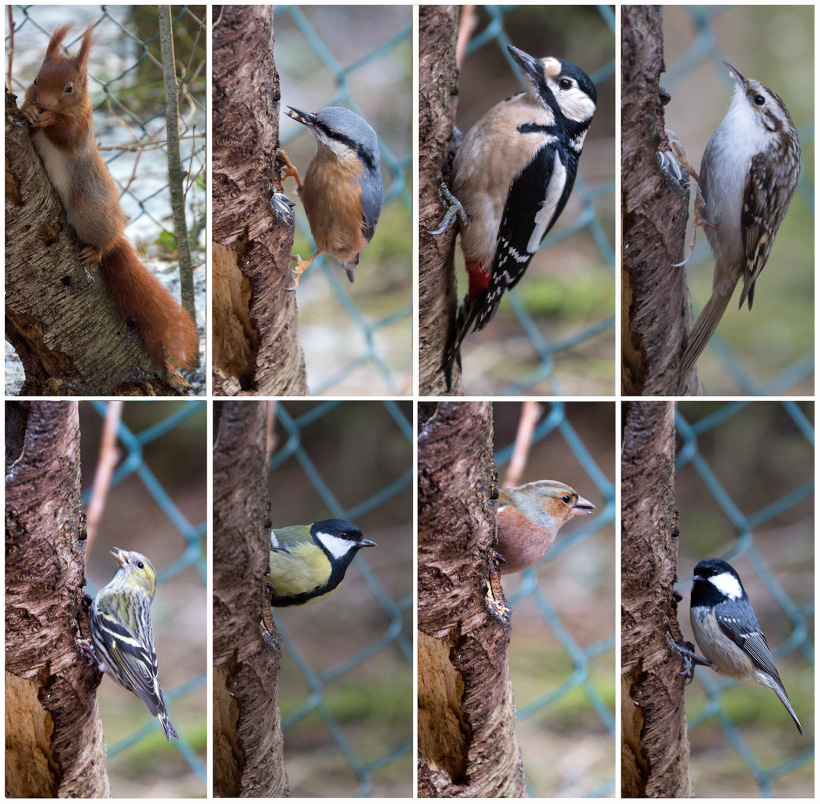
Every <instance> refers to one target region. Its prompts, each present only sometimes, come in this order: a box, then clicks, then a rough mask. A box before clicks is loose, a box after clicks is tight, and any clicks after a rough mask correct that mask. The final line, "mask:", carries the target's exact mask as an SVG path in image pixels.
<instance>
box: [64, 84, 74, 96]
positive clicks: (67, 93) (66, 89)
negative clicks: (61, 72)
mask: <svg viewBox="0 0 820 804" xmlns="http://www.w3.org/2000/svg"><path fill="white" fill-rule="evenodd" d="M65 91H66V95H69V94H71V93H72V92H73V91H74V84H69V85H68V86H67V87H66V88H65Z"/></svg>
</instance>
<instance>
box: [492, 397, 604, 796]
mask: <svg viewBox="0 0 820 804" xmlns="http://www.w3.org/2000/svg"><path fill="white" fill-rule="evenodd" d="M584 408H585V409H586V410H584ZM505 409H506V410H505ZM593 409H595V412H594V413H593ZM519 410H520V404H519V403H513V402H509V403H505V402H496V403H495V404H494V416H493V418H494V420H495V430H496V445H497V449H496V452H495V462H496V466H497V467H498V469H499V475H500V476H501V477H503V474H504V467H505V466H506V465H507V464H508V463H509V461H510V459H511V457H512V455H513V451H514V447H515V444H514V435H515V433H514V427H515V424H513V425H512V426H510V424H509V419H515V422H516V423H517V417H518V411H519ZM505 417H506V418H507V424H506V426H505V424H504V418H505ZM614 420H615V406H614V404H612V403H591V404H587V403H563V402H552V403H550V404H549V405H547V406H546V409H545V413H544V415H543V417H542V418H541V420H540V421H539V423H538V425H537V426H536V428H535V431H534V433H533V437H532V441H531V451H530V457H529V460H528V466H527V475H526V477H525V478H524V480H525V482H529V481H531V480H533V479H552V480H559V481H562V482H570V480H571V481H572V482H570V485H571V486H572V487H573V488H574V489H575V490H576V491H578V493H579V494H580V495H581V496H582V497H585V498H587V499H589V500H591V501H594V503H595V505H596V510H595V512H594V514H593V515H592V516H589V517H580V518H577V519H575V520H574V521H573V522H572V523H570V524H568V525H566V526H565V527H564V528H562V530H561V532H560V533H559V534H558V538H557V539H556V541H555V544H554V545H553V546H552V548H551V549H550V551H549V553H548V554H547V557H546V558H545V559H544V561H543V562H542V564H541V565H539V567H534V568H531V569H528V570H525V571H524V572H523V573H521V574H518V575H511V576H505V578H504V587H505V594H506V597H507V601H508V603H509V604H510V606H511V607H512V610H513V618H512V640H511V643H510V671H511V675H512V684H513V691H514V693H515V702H516V713H517V721H518V727H517V736H518V742H519V745H520V746H521V750H522V755H523V759H524V773H525V778H526V782H527V793H528V796H530V797H536V798H538V797H554V796H570V797H582V796H590V797H600V796H608V795H611V794H612V793H613V791H614V788H615V776H614V772H613V763H612V759H613V755H614V751H615V733H616V720H615V685H614V671H615V604H614V600H615V586H614V575H613V572H612V567H613V565H614V561H615V533H614V528H615V510H616V496H615V495H616V486H615V483H614V482H613V480H614V471H615V469H614V462H615V458H614V440H615V435H614ZM581 428H583V429H581ZM504 434H506V436H505V435H504ZM506 438H509V441H508V442H506V440H503V441H502V444H503V446H500V445H499V440H500V439H506ZM542 462H543V464H544V466H543V468H542V467H541V466H540V464H541V463H542ZM533 472H535V473H536V474H538V475H539V476H538V477H537V478H535V477H532V476H531V475H532V473H533ZM560 475H564V476H560ZM601 498H603V502H601ZM508 579H509V580H508ZM579 612H583V614H582V615H581V616H580V617H579ZM545 628H546V629H547V630H548V635H546V636H545V633H544V629H545ZM539 651H543V652H539ZM576 737H577V741H578V746H579V750H578V751H576V752H570V751H568V750H567V749H568V746H567V743H568V741H569V740H568V738H570V739H572V740H573V741H574V740H576ZM552 755H554V756H561V757H562V759H561V761H560V762H558V763H544V761H543V759H544V757H545V756H552Z"/></svg>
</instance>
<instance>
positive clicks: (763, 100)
mask: <svg viewBox="0 0 820 804" xmlns="http://www.w3.org/2000/svg"><path fill="white" fill-rule="evenodd" d="M754 101H755V103H756V104H757V105H758V106H765V105H766V98H764V97H763V96H762V95H755V97H754Z"/></svg>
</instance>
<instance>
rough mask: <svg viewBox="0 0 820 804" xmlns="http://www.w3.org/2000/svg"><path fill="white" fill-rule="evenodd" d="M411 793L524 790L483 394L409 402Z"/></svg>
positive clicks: (510, 793) (488, 410)
mask: <svg viewBox="0 0 820 804" xmlns="http://www.w3.org/2000/svg"><path fill="white" fill-rule="evenodd" d="M419 428H420V430H419V447H418V450H419V452H418V462H419V465H418V478H419V491H418V495H419V515H418V517H419V548H418V549H419V553H418V563H419V569H418V590H419V591H418V594H419V603H418V628H419V631H418V642H419V651H418V653H419V655H418V674H419V677H418V687H419V691H418V717H419V720H418V724H419V725H418V739H419V756H418V773H419V789H418V793H419V796H420V797H426V798H431V797H436V798H447V797H453V796H458V797H471V798H472V797H488V798H490V797H523V796H524V795H525V787H524V771H523V766H522V764H521V754H520V751H519V748H518V742H517V740H516V737H515V709H514V706H513V694H512V684H511V682H510V673H509V666H508V663H507V649H508V647H509V641H510V611H509V609H508V608H507V607H506V601H505V599H504V594H503V592H502V590H501V586H500V584H499V575H498V565H497V559H496V557H495V553H494V552H493V549H492V546H493V543H494V541H495V516H496V509H495V505H494V504H493V503H492V500H493V499H494V498H495V497H496V496H497V494H498V487H497V478H496V472H495V465H494V463H493V452H492V444H493V427H492V405H491V403H489V402H461V403H457V402H442V403H439V404H437V405H436V404H433V403H425V404H422V405H421V406H420V410H419Z"/></svg>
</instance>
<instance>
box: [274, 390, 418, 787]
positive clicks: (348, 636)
mask: <svg viewBox="0 0 820 804" xmlns="http://www.w3.org/2000/svg"><path fill="white" fill-rule="evenodd" d="M412 421H413V412H412V405H411V403H398V404H397V403H384V402H375V401H374V402H281V403H277V404H276V451H275V452H274V454H273V458H272V469H271V472H270V476H269V477H270V481H269V483H270V498H271V505H272V512H271V519H272V522H273V526H274V527H282V526H286V525H305V524H310V523H312V522H316V521H318V520H321V519H328V518H331V517H338V518H341V519H348V520H350V521H352V522H354V523H355V524H356V525H358V526H359V527H360V528H361V530H362V532H363V533H364V535H365V536H366V537H367V538H368V539H372V540H373V541H374V542H376V547H374V548H372V549H367V550H363V551H362V552H360V553H359V554H358V556H357V557H356V559H355V560H354V562H353V564H352V565H351V567H350V569H348V571H347V574H346V575H345V579H344V581H343V582H342V583H341V585H340V586H339V588H338V589H337V590H336V591H335V592H334V593H333V595H332V597H331V598H329V599H328V600H323V601H320V602H318V603H315V604H314V605H311V606H305V607H301V608H292V609H274V610H273V613H274V618H275V620H276V624H277V627H278V628H279V629H280V631H281V632H282V633H283V636H284V637H285V640H286V641H285V647H284V650H283V652H282V665H281V670H280V674H279V701H280V705H281V710H282V719H283V723H284V726H285V732H284V735H285V770H286V772H287V774H288V781H289V784H290V794H291V796H292V797H308V796H331V797H335V798H345V797H350V796H353V795H354V794H357V793H358V794H359V795H370V796H376V797H397V796H403V797H411V796H412V793H413V772H414V770H413V769H414V763H413V756H412V729H413V672H412V671H413V655H412V646H413V608H412V603H413V597H412V596H413V590H414V587H415V579H414V575H413V450H414V440H413V436H412ZM323 674H324V675H323ZM311 685H313V686H311ZM311 692H314V693H316V694H317V698H316V699H314V700H313V701H312V700H311ZM313 704H316V705H317V706H318V708H315V709H314V708H313ZM303 707H304V709H303ZM302 714H305V716H304V717H302V716H301V715H302ZM294 721H295V722H294ZM334 731H335V733H334ZM345 751H349V752H350V753H349V754H348V756H345ZM370 763H372V767H366V766H367V765H369V764H370ZM357 771H358V772H359V773H360V774H361V776H360V777H359V778H357Z"/></svg>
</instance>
